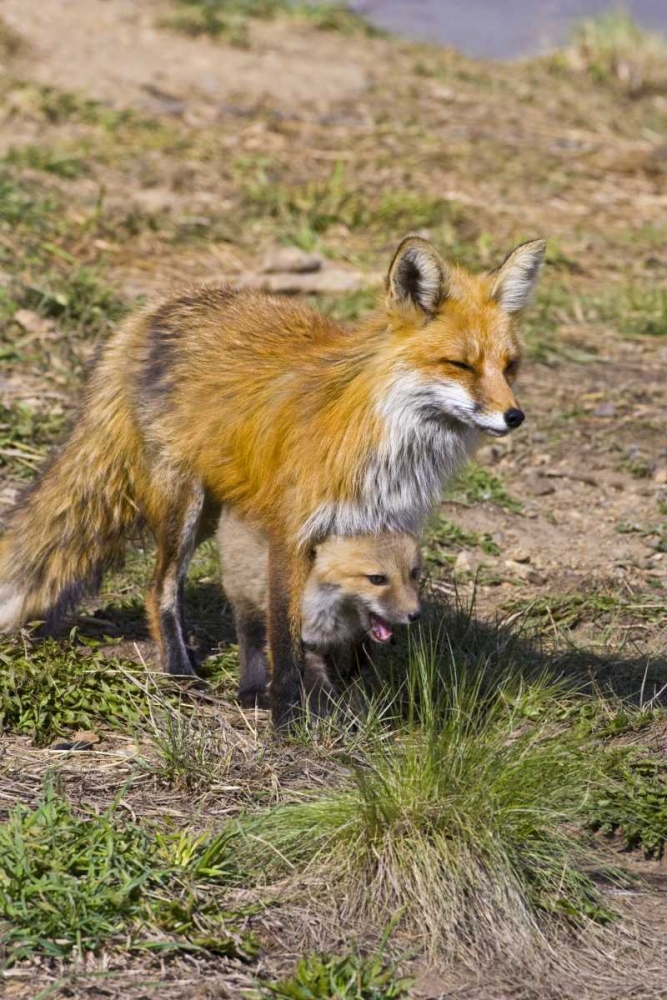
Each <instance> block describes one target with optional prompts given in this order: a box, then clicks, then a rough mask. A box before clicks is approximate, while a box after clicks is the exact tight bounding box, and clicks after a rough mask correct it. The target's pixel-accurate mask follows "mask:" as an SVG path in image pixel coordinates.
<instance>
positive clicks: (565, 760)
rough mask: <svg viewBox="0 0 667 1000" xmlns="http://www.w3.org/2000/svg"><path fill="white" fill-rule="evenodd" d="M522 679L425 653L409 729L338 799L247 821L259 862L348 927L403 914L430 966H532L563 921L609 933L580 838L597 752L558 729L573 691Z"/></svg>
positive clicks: (376, 753)
mask: <svg viewBox="0 0 667 1000" xmlns="http://www.w3.org/2000/svg"><path fill="white" fill-rule="evenodd" d="M527 693H528V692H527V691H526V688H525V682H523V681H522V680H520V678H519V677H517V676H516V675H511V674H507V675H506V676H505V677H504V679H500V680H497V681H496V683H495V684H493V685H488V684H487V683H486V682H485V678H484V675H483V673H480V672H479V671H474V670H471V671H470V672H466V671H463V670H461V669H459V668H457V667H456V665H455V664H454V663H451V662H449V663H448V662H447V658H446V657H445V658H443V657H441V656H439V655H438V653H437V652H436V648H435V645H434V644H433V643H429V642H426V641H423V642H422V643H421V645H418V646H417V648H416V649H415V650H414V651H413V655H412V657H411V660H410V664H409V667H408V674H407V678H406V680H405V683H404V688H403V698H404V700H405V703H406V704H405V708H406V716H407V718H406V721H405V722H404V724H403V725H402V726H401V727H399V729H398V731H397V734H396V737H395V739H394V740H391V741H388V740H386V739H378V740H377V741H375V743H374V744H373V743H372V742H371V745H370V749H369V750H368V751H367V753H366V755H365V757H364V758H363V760H362V762H361V763H360V765H359V766H358V767H357V768H356V770H355V771H354V772H353V778H352V780H351V782H350V783H349V784H348V785H347V786H346V787H343V788H341V789H340V790H338V791H334V792H331V793H329V794H326V795H313V796H312V797H311V798H310V799H309V800H307V801H305V802H300V803H298V804H294V805H282V806H279V807H278V808H276V809H275V810H273V811H272V812H270V813H267V814H265V815H263V816H260V817H258V818H256V819H255V820H254V821H250V820H248V821H246V823H245V834H246V850H247V851H248V856H249V857H252V858H253V859H254V863H255V864H257V863H258V862H259V863H260V865H261V866H262V867H263V869H264V872H265V875H266V877H267V878H268V879H269V880H272V879H280V878H285V877H288V878H289V876H290V874H292V876H293V877H294V878H295V880H296V881H298V882H299V884H302V882H303V880H306V881H307V882H308V883H309V884H310V885H311V886H314V887H315V891H317V890H318V889H319V891H321V892H322V893H323V894H325V895H326V896H327V898H331V897H333V898H334V899H335V901H336V905H337V906H339V907H340V912H341V915H342V919H343V921H347V920H349V921H351V922H353V923H359V924H364V925H367V924H368V925H370V926H373V927H378V926H382V925H383V924H385V923H386V922H387V921H388V920H389V919H390V918H391V917H392V916H393V915H395V914H396V913H397V912H400V913H402V914H403V920H404V922H405V924H406V925H407V928H408V930H409V932H410V933H411V934H412V935H413V936H414V937H415V938H416V939H417V941H419V943H420V945H423V946H425V947H426V948H428V949H429V951H430V952H431V953H435V954H440V955H441V956H443V955H444V956H449V957H452V956H453V955H454V954H456V953H458V952H459V951H460V950H461V949H462V948H463V949H473V951H474V950H477V949H480V950H484V949H487V948H488V947H489V946H491V947H493V948H494V949H497V950H498V952H501V951H502V952H504V953H510V954H513V955H516V956H517V957H519V956H520V954H521V952H522V951H524V949H527V948H529V947H530V946H531V945H532V944H533V945H534V944H535V943H536V942H538V941H540V940H542V939H543V936H544V934H545V933H546V930H547V928H548V926H549V917H551V918H554V917H558V918H562V919H565V920H566V921H567V922H575V923H581V922H585V921H586V920H589V919H592V920H595V921H599V922H606V921H608V920H610V919H611V917H612V914H611V912H610V910H609V909H608V907H607V906H606V905H605V902H604V900H603V898H602V895H601V893H600V892H599V890H598V888H597V887H596V885H595V883H594V881H593V880H592V878H591V877H590V875H589V874H588V873H587V866H588V864H589V863H590V861H591V856H590V855H589V854H588V853H587V850H586V848H585V846H584V844H583V842H582V841H581V840H579V839H577V838H576V837H575V836H574V835H572V834H571V833H570V832H569V828H568V825H569V824H571V823H573V822H574V821H575V820H576V819H577V818H578V817H580V816H581V813H582V809H583V806H584V804H585V802H586V801H587V798H588V796H589V794H590V788H591V785H592V783H593V780H594V776H595V775H596V773H597V769H598V762H597V760H596V755H595V753H594V748H593V746H592V744H590V743H588V742H587V741H586V739H585V738H584V737H582V736H581V735H580V734H578V733H575V732H574V731H573V730H572V729H568V728H567V727H563V726H560V725H559V724H557V723H556V722H555V721H554V718H553V715H552V713H551V712H550V711H549V710H548V706H549V705H554V704H560V702H561V699H562V694H563V693H562V690H560V689H559V688H557V687H556V686H555V685H554V684H552V683H548V682H546V681H545V680H542V681H539V680H538V681H535V682H533V683H532V685H531V686H530V690H529V694H530V711H531V714H532V716H533V717H535V716H536V715H540V713H536V712H535V702H536V700H538V701H539V702H540V703H541V705H542V706H543V712H542V713H541V715H540V717H539V718H538V719H537V721H531V722H529V721H528V720H527V716H526V714H525V713H524V712H523V704H524V700H525V697H526V695H527Z"/></svg>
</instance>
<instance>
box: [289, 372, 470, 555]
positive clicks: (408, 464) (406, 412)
mask: <svg viewBox="0 0 667 1000" xmlns="http://www.w3.org/2000/svg"><path fill="white" fill-rule="evenodd" d="M444 393H447V394H448V395H449V397H450V398H449V399H448V403H449V404H450V406H449V410H450V412H451V402H452V399H451V396H452V393H455V390H453V389H451V388H450V389H448V388H447V387H444V386H442V385H437V384H434V383H433V382H428V381H425V380H424V379H422V378H421V377H420V376H418V375H417V374H415V373H412V372H405V373H403V374H401V375H400V376H399V377H397V378H396V379H395V381H394V382H393V384H392V386H391V388H390V389H389V391H388V392H387V393H386V395H385V396H384V397H383V398H382V399H381V400H380V401H379V402H378V404H377V409H378V412H379V414H380V415H381V417H382V418H383V420H384V435H383V437H382V440H381V443H380V447H379V448H378V449H377V450H376V451H375V452H374V453H373V454H371V456H370V457H369V460H368V463H367V465H366V468H365V470H364V472H363V474H362V478H361V488H360V491H359V498H358V500H356V501H354V502H349V501H348V502H345V503H340V504H336V503H326V504H322V505H321V506H320V507H319V508H318V509H317V510H316V511H315V513H314V514H313V515H312V517H311V518H309V520H308V521H307V522H306V524H305V525H304V528H303V530H302V532H301V541H310V540H312V539H315V538H324V537H327V536H329V535H343V536H351V535H365V534H370V535H372V534H379V533H380V532H383V531H397V532H408V533H410V534H415V535H416V534H418V533H419V531H420V530H421V526H422V523H423V521H424V519H425V517H426V516H427V515H428V514H429V512H430V511H431V510H432V509H433V507H434V506H435V505H436V504H437V503H438V500H439V499H440V494H441V492H442V488H443V484H444V483H446V482H447V481H448V480H450V479H451V478H452V477H453V476H454V475H455V473H456V472H457V471H458V470H459V469H460V467H461V466H462V465H463V464H464V463H465V462H466V461H467V460H468V458H470V456H471V455H472V454H473V452H474V450H475V448H476V446H477V442H478V439H479V432H478V431H477V429H476V428H474V427H471V426H467V425H466V424H464V423H462V422H461V421H460V420H458V419H456V418H455V417H447V416H445V415H444V414H443V406H442V404H443V394H444ZM462 415H463V414H462Z"/></svg>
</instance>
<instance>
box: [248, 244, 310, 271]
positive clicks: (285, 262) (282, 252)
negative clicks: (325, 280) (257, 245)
mask: <svg viewBox="0 0 667 1000" xmlns="http://www.w3.org/2000/svg"><path fill="white" fill-rule="evenodd" d="M323 263H324V261H323V259H322V257H320V255H319V254H316V253H306V251H305V250H300V249H299V247H279V248H278V249H277V250H270V251H269V253H267V254H266V256H265V257H264V260H263V262H262V266H261V268H260V271H261V272H262V274H278V273H280V272H281V271H285V272H287V274H313V273H314V272H315V271H320V270H321V269H322V264H323Z"/></svg>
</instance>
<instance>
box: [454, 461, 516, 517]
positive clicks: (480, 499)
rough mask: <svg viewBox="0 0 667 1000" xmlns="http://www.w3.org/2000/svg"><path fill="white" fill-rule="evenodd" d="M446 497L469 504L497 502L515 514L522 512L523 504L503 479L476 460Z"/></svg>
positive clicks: (499, 505) (468, 466)
mask: <svg viewBox="0 0 667 1000" xmlns="http://www.w3.org/2000/svg"><path fill="white" fill-rule="evenodd" d="M444 499H445V500H456V501H457V502H458V503H463V504H467V505H468V506H472V505H473V504H476V503H485V502H490V503H495V504H497V505H498V507H503V508H504V509H505V510H508V511H511V513H513V514H520V513H521V511H522V506H521V504H520V503H519V501H518V500H515V498H514V497H512V496H511V495H510V494H509V493H508V491H507V488H506V486H505V484H504V483H503V481H502V479H500V477H499V476H496V475H494V473H493V472H489V471H488V469H484V468H482V466H481V465H477V463H476V462H470V463H469V464H468V465H466V467H465V468H464V469H463V471H462V472H461V473H460V474H459V475H458V476H457V478H456V480H455V481H454V482H453V483H452V484H451V486H450V487H449V489H448V490H447V493H446V495H445V498H444Z"/></svg>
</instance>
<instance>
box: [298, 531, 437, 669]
mask: <svg viewBox="0 0 667 1000" xmlns="http://www.w3.org/2000/svg"><path fill="white" fill-rule="evenodd" d="M419 573H420V560H419V549H418V546H417V542H416V540H415V539H414V538H413V537H411V536H410V535H403V534H386V535H381V536H378V537H372V536H365V537H357V538H335V537H334V538H329V539H327V541H326V542H324V543H323V544H322V545H320V546H319V547H318V548H317V550H316V553H315V559H314V563H313V568H312V570H311V573H310V576H309V578H308V582H307V584H306V590H305V594H304V600H303V606H302V637H303V641H304V642H305V643H306V644H307V645H310V646H313V647H315V648H318V649H320V648H326V647H333V646H339V645H343V644H345V643H349V642H353V641H358V640H360V639H362V638H363V637H364V635H368V636H369V637H370V638H371V639H373V640H374V641H375V642H388V641H389V640H390V639H391V638H392V634H393V632H392V626H393V625H399V624H400V625H405V624H408V623H409V622H413V621H416V620H417V618H419V616H420V607H419V593H418V587H419Z"/></svg>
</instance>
